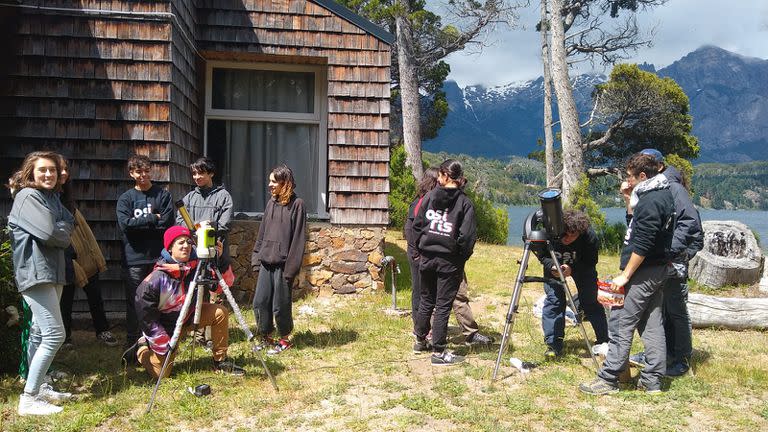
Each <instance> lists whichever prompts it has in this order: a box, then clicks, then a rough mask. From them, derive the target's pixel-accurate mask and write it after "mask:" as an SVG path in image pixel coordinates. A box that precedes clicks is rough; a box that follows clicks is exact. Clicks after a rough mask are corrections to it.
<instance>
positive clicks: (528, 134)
mask: <svg viewBox="0 0 768 432" xmlns="http://www.w3.org/2000/svg"><path fill="white" fill-rule="evenodd" d="M641 68H642V69H644V70H648V71H651V72H655V73H657V74H658V75H659V76H662V77H670V78H672V79H674V80H675V81H676V82H677V83H678V84H679V85H680V87H681V88H682V89H683V91H684V92H685V93H686V95H688V98H689V100H690V104H691V115H692V116H693V134H694V135H695V136H696V137H698V139H699V145H700V146H701V152H700V155H699V158H698V159H697V160H696V161H695V162H697V163H702V162H748V161H755V160H768V60H763V59H758V58H751V57H744V56H741V55H739V54H735V53H732V52H729V51H726V50H724V49H722V48H718V47H715V46H704V47H701V48H699V49H697V50H695V51H693V52H691V53H689V54H687V55H685V56H684V57H682V58H681V59H679V60H677V61H675V62H674V63H672V64H671V65H669V66H667V67H664V68H662V69H659V70H656V68H655V67H654V66H653V65H650V64H643V65H641ZM606 80H607V77H606V76H605V75H602V74H583V75H578V76H575V77H573V83H572V84H573V88H574V96H575V99H576V106H577V108H578V110H579V113H580V116H581V117H582V121H583V119H586V118H587V116H588V115H589V112H590V109H591V93H592V89H593V88H594V86H595V85H596V84H600V83H602V82H605V81H606ZM543 82H544V80H543V78H541V77H539V78H537V79H534V80H529V81H524V82H516V83H510V84H507V85H504V86H498V87H489V88H486V87H484V86H481V85H474V86H468V87H465V88H463V89H462V88H460V87H459V86H458V85H457V84H456V83H455V82H453V81H447V82H446V83H445V85H444V86H443V89H444V91H445V92H446V96H447V98H448V105H449V113H448V117H447V118H446V122H445V126H443V128H442V129H441V130H440V132H439V134H438V136H437V137H436V138H435V139H432V140H429V141H425V142H424V149H425V150H427V151H430V152H440V151H444V152H447V153H454V154H455V153H465V154H469V155H472V156H484V157H490V158H506V157H509V156H513V155H517V156H525V155H527V154H529V153H530V152H532V151H535V150H540V149H541V147H539V146H537V144H536V143H537V140H539V139H543V131H542V123H543V114H542V109H543V108H542V104H543V94H544V91H543ZM553 108H554V110H555V114H554V115H555V119H557V106H556V104H555V105H554V106H553ZM556 131H557V128H556Z"/></svg>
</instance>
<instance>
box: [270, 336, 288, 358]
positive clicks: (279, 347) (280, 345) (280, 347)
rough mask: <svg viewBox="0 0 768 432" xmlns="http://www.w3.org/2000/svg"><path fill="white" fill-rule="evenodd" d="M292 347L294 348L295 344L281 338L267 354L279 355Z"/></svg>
mask: <svg viewBox="0 0 768 432" xmlns="http://www.w3.org/2000/svg"><path fill="white" fill-rule="evenodd" d="M290 348H293V344H292V343H291V342H290V341H289V340H288V339H285V338H280V339H279V340H278V341H277V342H275V344H274V345H273V346H272V348H270V349H269V350H267V355H271V356H272V355H278V354H280V353H281V352H283V351H285V350H287V349H290Z"/></svg>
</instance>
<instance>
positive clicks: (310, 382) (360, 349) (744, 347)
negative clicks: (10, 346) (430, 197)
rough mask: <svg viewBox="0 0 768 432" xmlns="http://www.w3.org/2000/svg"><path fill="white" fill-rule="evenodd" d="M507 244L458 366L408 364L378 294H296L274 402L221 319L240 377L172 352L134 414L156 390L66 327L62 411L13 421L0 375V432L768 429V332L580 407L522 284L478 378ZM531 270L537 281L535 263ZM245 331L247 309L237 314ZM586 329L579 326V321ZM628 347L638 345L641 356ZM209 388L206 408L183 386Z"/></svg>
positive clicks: (613, 266)
mask: <svg viewBox="0 0 768 432" xmlns="http://www.w3.org/2000/svg"><path fill="white" fill-rule="evenodd" d="M387 242H388V244H387V254H390V255H394V256H395V257H396V258H397V260H398V263H400V268H401V270H402V273H401V274H399V275H398V276H397V286H398V293H397V294H398V295H397V302H398V305H399V307H400V308H403V309H410V295H411V293H410V275H409V271H408V265H407V261H406V259H405V253H404V249H405V242H404V241H403V240H402V238H401V237H400V236H399V235H398V234H397V233H390V234H388V237H387ZM520 256H521V250H520V249H519V248H512V247H504V246H489V245H478V247H477V248H476V250H475V255H474V256H473V257H472V259H471V260H470V261H469V263H468V266H467V273H468V277H469V283H470V297H471V298H472V300H473V303H472V304H473V310H474V313H475V315H476V318H477V321H478V322H479V323H480V325H481V328H482V331H483V332H484V333H487V334H490V335H493V336H494V337H495V338H496V340H497V344H496V345H494V346H492V347H490V348H487V349H469V348H467V347H465V346H463V345H462V344H461V342H462V341H463V338H462V337H461V336H460V334H459V332H458V330H457V329H456V328H455V324H454V323H453V321H452V324H451V338H452V339H451V340H452V341H453V342H454V345H453V346H452V347H451V348H452V349H454V350H455V351H457V352H459V353H461V354H466V355H467V356H468V358H467V361H466V362H465V363H464V364H462V365H459V366H455V367H450V368H434V367H432V366H430V364H429V357H428V356H426V355H421V356H417V355H414V354H412V353H411V345H412V343H413V339H412V337H411V329H412V324H411V318H410V317H397V316H390V315H387V314H385V313H384V310H385V309H386V308H388V307H389V306H390V305H391V295H390V293H389V292H388V289H389V286H390V285H389V280H387V283H386V286H387V287H388V289H387V290H385V292H370V291H366V292H363V293H360V294H357V295H350V296H319V297H310V298H305V299H303V300H301V301H299V302H297V303H296V304H295V305H294V318H295V321H296V332H295V339H294V340H295V343H296V348H294V349H291V350H289V351H286V352H284V353H283V354H281V355H280V356H279V357H276V358H269V359H268V364H269V366H270V368H271V370H272V371H273V373H274V374H275V375H276V378H277V382H278V385H279V386H280V391H279V392H275V391H274V390H273V389H272V387H271V386H270V384H269V381H268V380H267V379H266V376H265V375H264V373H263V370H262V368H261V366H260V363H259V362H258V360H257V358H255V357H254V356H253V355H251V354H250V352H249V345H248V344H247V343H246V342H245V341H244V340H243V336H242V332H241V331H240V330H239V329H238V328H237V326H236V324H235V321H234V319H231V320H230V327H231V331H230V341H231V346H230V356H231V357H233V358H234V359H235V360H236V361H237V362H238V363H239V364H241V365H244V366H245V367H246V369H247V370H248V375H247V376H246V377H245V378H235V377H229V376H223V375H217V374H215V373H213V372H212V371H211V367H210V366H211V359H210V354H208V353H205V352H203V351H202V350H201V349H199V348H198V349H196V350H195V359H194V360H192V358H191V356H190V354H191V353H190V349H189V344H188V343H186V342H185V343H183V344H182V345H181V347H182V353H181V355H180V357H179V359H178V360H177V363H176V367H175V368H174V372H173V376H172V377H171V378H169V379H166V380H164V381H163V382H162V385H161V387H160V390H159V392H158V395H157V399H156V403H155V408H154V410H153V411H152V413H151V414H149V415H145V414H144V410H145V408H146V404H147V402H148V400H149V397H150V393H151V391H152V386H153V384H154V382H153V381H150V379H149V378H148V377H147V376H146V375H145V373H144V372H143V370H141V369H139V368H134V367H129V368H128V369H127V370H124V369H121V368H120V366H119V360H118V359H119V357H120V353H119V352H118V351H119V350H118V349H117V348H105V347H102V346H98V345H97V344H96V342H95V339H94V337H93V335H92V334H91V333H90V332H85V331H80V332H75V336H74V337H75V343H76V345H77V348H76V350H74V351H70V352H62V353H59V355H58V356H57V358H56V362H55V364H54V365H55V367H56V368H58V369H60V370H64V371H67V372H69V373H70V374H71V377H70V378H67V379H64V380H62V381H61V382H59V383H58V387H59V388H60V389H61V390H66V391H71V392H74V393H76V394H77V395H78V400H77V401H76V402H73V403H69V404H67V405H66V406H65V409H64V412H63V413H61V414H58V415H55V416H51V417H44V418H31V417H19V416H17V414H16V405H17V403H18V397H19V396H18V395H19V393H20V392H21V390H22V385H21V384H20V383H19V382H18V380H16V379H15V378H13V377H0V402H1V403H2V405H0V430H2V431H39V430H61V431H80V430H100V431H120V432H124V431H125V432H127V431H134V430H135V431H145V430H151V431H161V430H203V431H208V430H226V431H250V430H276V431H277V430H326V431H331V430H335V431H349V430H351V431H369V430H374V431H437V430H440V431H450V430H455V431H464V430H473V431H474V430H478V431H483V430H488V431H495V430H499V431H501V430H504V431H506V430H525V431H528V430H533V431H545V430H564V431H565V430H567V431H582V430H583V431H593V430H607V431H613V430H616V431H647V430H653V431H663V430H668V431H677V430H694V431H697V432H701V431H713V430H724V431H733V430H744V431H756V430H768V334H766V333H765V332H757V331H742V332H735V331H727V330H699V329H696V330H694V348H695V353H694V359H693V370H694V372H695V375H694V374H688V375H686V376H684V377H681V378H678V379H675V380H670V381H667V382H666V384H667V385H666V387H667V391H665V392H664V393H662V394H660V395H655V396H647V395H644V394H642V393H639V392H636V391H631V390H626V391H622V392H620V393H618V394H617V395H612V396H604V397H593V396H588V395H584V394H582V393H580V392H579V391H578V389H577V385H578V383H580V382H584V381H588V380H591V379H592V378H593V377H594V371H593V370H591V363H590V362H589V359H588V357H587V356H586V350H585V348H584V346H583V342H582V341H581V338H580V336H579V333H578V330H577V329H576V328H575V327H568V328H567V329H566V350H565V356H564V357H563V358H562V360H559V361H557V362H550V363H543V352H544V350H545V346H544V343H543V340H542V333H541V328H540V324H539V322H538V320H537V319H536V318H534V317H533V315H532V314H531V306H532V304H533V303H534V301H535V300H536V298H538V297H539V296H540V295H541V293H542V289H541V286H540V284H527V285H526V286H525V289H524V296H523V299H522V301H521V303H520V311H521V313H520V314H519V315H518V316H517V319H516V321H515V325H514V328H513V330H512V334H511V344H510V347H509V348H508V352H507V353H506V354H505V355H504V360H505V362H504V364H503V365H502V368H501V372H500V375H501V379H500V380H499V381H498V382H496V383H495V384H494V385H493V386H491V385H490V377H491V373H492V368H493V364H494V362H495V360H496V354H497V352H498V340H499V339H500V333H501V331H502V330H503V327H504V319H505V315H506V312H507V308H508V304H509V301H510V296H511V291H512V287H513V284H514V281H513V279H514V278H515V276H516V274H517V271H518V264H517V263H516V260H517V259H519V258H520ZM617 262H618V258H617V257H615V256H613V257H612V256H607V257H601V263H600V264H599V268H598V272H599V274H600V275H610V274H614V273H616V272H617V268H618V267H617V265H618V264H617ZM530 264H531V265H530V268H529V269H528V272H527V274H528V275H539V274H540V272H541V267H540V266H539V264H538V262H536V261H535V259H534V260H532V261H531V263H530ZM245 312H246V313H245V315H246V318H247V319H248V321H249V323H251V324H252V323H253V315H252V313H251V312H250V310H246V311H245ZM587 331H588V333H590V336H592V334H591V328H590V327H589V325H587ZM639 347H640V344H639V343H636V348H638V349H639ZM510 355H512V356H514V357H518V358H521V359H523V360H525V361H530V362H534V363H538V367H536V368H535V369H534V370H533V371H532V372H531V373H530V374H527V375H525V376H522V375H520V374H518V373H517V371H516V370H515V369H513V368H511V367H510V366H509V363H508V359H509V357H510ZM202 383H206V384H209V385H210V386H211V388H212V394H211V395H210V396H208V397H201V398H198V397H195V396H193V395H191V394H190V393H189V392H188V391H187V388H188V387H190V386H192V387H194V386H195V385H197V384H202Z"/></svg>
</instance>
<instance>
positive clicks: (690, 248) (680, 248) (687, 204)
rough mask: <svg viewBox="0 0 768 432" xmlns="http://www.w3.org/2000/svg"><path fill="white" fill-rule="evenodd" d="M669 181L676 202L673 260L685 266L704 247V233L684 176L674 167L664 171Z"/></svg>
mask: <svg viewBox="0 0 768 432" xmlns="http://www.w3.org/2000/svg"><path fill="white" fill-rule="evenodd" d="M662 174H663V175H664V177H666V178H667V180H668V181H669V191H670V192H672V198H673V199H674V201H675V213H676V222H675V232H674V234H673V236H672V251H671V252H672V260H673V261H674V262H675V263H680V264H685V266H686V267H687V264H688V261H689V260H690V259H691V258H693V256H694V255H696V252H698V251H700V250H701V249H702V248H703V247H704V231H703V230H702V228H701V217H700V216H699V211H698V210H697V209H696V207H694V205H693V202H692V201H691V196H690V195H689V194H688V190H686V189H685V186H683V176H682V175H681V174H680V171H678V170H677V168H675V167H673V166H668V167H666V168H665V169H664V171H662Z"/></svg>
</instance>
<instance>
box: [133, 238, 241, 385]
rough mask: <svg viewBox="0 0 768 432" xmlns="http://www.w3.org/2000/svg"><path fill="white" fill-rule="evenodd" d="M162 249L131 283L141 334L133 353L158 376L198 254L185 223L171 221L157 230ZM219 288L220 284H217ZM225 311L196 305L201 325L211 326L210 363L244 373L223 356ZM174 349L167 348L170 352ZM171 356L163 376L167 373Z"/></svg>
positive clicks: (187, 320)
mask: <svg viewBox="0 0 768 432" xmlns="http://www.w3.org/2000/svg"><path fill="white" fill-rule="evenodd" d="M163 246H164V247H165V249H163V250H162V251H161V253H160V255H161V256H160V259H159V260H157V262H156V263H155V267H154V269H153V270H152V273H150V274H149V276H148V277H147V278H146V279H144V281H142V282H141V284H139V286H138V288H137V289H136V297H135V299H134V300H135V307H136V313H137V316H138V319H139V323H140V327H141V332H142V334H143V336H142V337H141V338H140V339H139V342H138V345H139V346H138V349H137V352H136V359H137V360H138V362H139V363H140V364H141V365H142V366H144V369H145V370H146V371H147V373H148V374H149V375H150V376H152V377H153V378H158V377H159V376H160V371H161V369H162V367H163V362H164V361H165V357H166V356H167V355H168V351H169V348H170V347H169V344H170V342H171V337H172V336H173V332H174V330H175V328H176V323H177V321H178V319H179V314H180V313H181V308H182V306H183V304H184V301H185V299H186V296H187V295H196V292H189V288H190V286H191V284H192V282H193V280H192V279H193V278H194V275H195V270H196V269H197V265H198V260H197V259H196V257H195V256H194V242H193V241H192V234H191V233H190V231H189V229H187V228H186V227H182V226H172V227H170V228H168V229H167V230H165V233H163ZM216 289H217V290H218V291H219V292H220V291H221V288H220V287H219V286H218V285H217V287H216ZM195 304H196V302H195V299H192V303H191V307H190V308H189V310H187V313H186V314H185V316H184V317H183V319H182V322H183V323H184V324H183V328H182V331H181V337H182V338H183V337H184V336H185V335H186V334H187V333H189V331H190V330H193V326H194V323H193V322H192V321H193V320H192V318H193V317H194V315H195ZM228 320H229V311H228V310H227V308H225V307H224V306H222V305H219V304H215V303H203V305H202V306H201V309H200V323H199V325H200V326H201V327H203V326H211V339H212V341H213V347H212V352H213V369H214V370H215V371H217V372H225V373H229V374H232V375H237V376H242V375H245V370H243V368H241V367H239V366H237V365H236V364H234V363H233V362H231V361H229V360H227V348H228V345H229V331H228V324H227V323H228ZM174 354H175V353H173V354H171V355H174ZM172 367H173V358H171V361H170V363H169V367H168V368H167V369H166V371H165V375H164V377H167V376H168V375H170V373H171V369H172Z"/></svg>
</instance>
